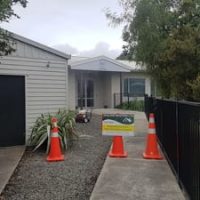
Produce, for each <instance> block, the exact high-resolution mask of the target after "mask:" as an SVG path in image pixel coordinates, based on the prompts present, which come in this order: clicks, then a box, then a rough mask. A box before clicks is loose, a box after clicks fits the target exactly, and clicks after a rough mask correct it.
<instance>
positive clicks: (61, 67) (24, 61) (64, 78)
mask: <svg viewBox="0 0 200 200" xmlns="http://www.w3.org/2000/svg"><path fill="white" fill-rule="evenodd" d="M16 46H17V49H16V52H15V53H14V54H13V55H11V56H6V57H3V58H0V62H1V64H0V75H23V76H25V90H26V91H25V92H26V96H25V102H26V139H28V137H29V135H30V131H31V126H32V125H33V124H34V122H35V120H36V118H37V117H38V116H40V115H41V113H48V112H56V111H57V110H58V109H59V108H67V107H68V99H67V97H68V94H67V93H68V75H67V71H68V69H67V60H66V59H64V58H61V57H58V56H55V55H53V54H49V53H47V52H45V51H44V52H42V50H41V49H37V48H34V47H32V46H29V45H27V44H23V43H22V42H18V43H17V45H16ZM48 62H50V66H49V68H48V67H47V63H48Z"/></svg>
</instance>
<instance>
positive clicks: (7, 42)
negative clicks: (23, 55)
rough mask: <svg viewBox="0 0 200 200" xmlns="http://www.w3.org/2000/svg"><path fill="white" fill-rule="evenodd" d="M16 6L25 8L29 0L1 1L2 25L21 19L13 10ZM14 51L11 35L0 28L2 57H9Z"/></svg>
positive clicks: (0, 17)
mask: <svg viewBox="0 0 200 200" xmlns="http://www.w3.org/2000/svg"><path fill="white" fill-rule="evenodd" d="M16 4H20V5H21V6H22V7H24V8H25V7H26V5H27V0H0V23H2V22H9V20H10V19H11V17H17V18H19V16H18V15H17V14H16V13H15V12H14V10H13V8H12V7H13V6H14V5H16ZM14 50H15V49H14V48H13V41H12V40H11V39H10V33H8V31H5V30H4V29H2V28H1V27H0V56H4V55H8V54H10V53H11V52H13V51H14Z"/></svg>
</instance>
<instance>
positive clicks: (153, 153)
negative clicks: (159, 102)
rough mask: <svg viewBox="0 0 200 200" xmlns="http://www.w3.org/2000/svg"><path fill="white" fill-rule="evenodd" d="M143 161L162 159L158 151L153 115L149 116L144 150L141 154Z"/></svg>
mask: <svg viewBox="0 0 200 200" xmlns="http://www.w3.org/2000/svg"><path fill="white" fill-rule="evenodd" d="M143 157H144V158H145V159H163V158H162V157H161V155H160V153H159V151H158V145H157V136H156V125H155V120H154V114H153V113H150V114H149V129H148V135H147V143H146V150H145V152H144V153H143Z"/></svg>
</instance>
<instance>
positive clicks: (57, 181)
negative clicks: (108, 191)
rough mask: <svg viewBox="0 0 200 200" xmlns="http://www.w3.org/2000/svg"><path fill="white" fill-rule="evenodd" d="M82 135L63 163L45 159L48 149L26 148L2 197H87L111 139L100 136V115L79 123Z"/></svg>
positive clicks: (16, 199)
mask: <svg viewBox="0 0 200 200" xmlns="http://www.w3.org/2000/svg"><path fill="white" fill-rule="evenodd" d="M76 130H77V133H78V134H79V135H81V137H80V139H79V141H75V143H74V146H73V147H72V149H71V150H68V151H67V152H66V154H65V161H63V162H53V163H48V162H46V160H45V159H46V154H45V151H44V150H43V151H41V150H40V151H37V152H35V153H32V152H31V151H28V150H27V151H26V152H25V154H24V156H23V158H22V160H21V162H20V163H19V165H18V167H17V169H16V170H15V173H14V174H13V176H12V177H11V179H10V181H9V183H8V184H7V186H6V188H5V190H4V191H3V193H2V195H1V196H0V199H3V200H54V199H55V200H62V199H63V200H64V199H65V200H68V199H74V200H79V199H80V200H86V199H89V198H90V195H91V192H92V190H93V187H94V184H95V182H96V180H97V178H98V175H99V173H100V171H101V169H102V167H103V164H104V161H105V158H106V155H107V152H108V150H109V147H110V145H111V138H108V137H102V135H101V116H99V115H93V116H92V119H91V122H90V123H87V124H84V123H79V124H77V125H76Z"/></svg>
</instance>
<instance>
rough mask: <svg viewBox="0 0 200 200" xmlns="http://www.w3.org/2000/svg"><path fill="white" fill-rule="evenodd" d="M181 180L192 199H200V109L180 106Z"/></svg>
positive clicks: (186, 105)
mask: <svg viewBox="0 0 200 200" xmlns="http://www.w3.org/2000/svg"><path fill="white" fill-rule="evenodd" d="M178 111H179V113H178V114H179V115H178V139H179V178H180V181H181V182H182V184H183V185H184V187H185V189H186V191H187V192H188V194H189V196H190V197H191V199H195V200H197V199H198V200H199V199H200V161H199V160H200V133H199V128H200V121H199V120H200V107H199V106H198V105H188V104H185V103H179V104H178Z"/></svg>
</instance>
